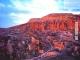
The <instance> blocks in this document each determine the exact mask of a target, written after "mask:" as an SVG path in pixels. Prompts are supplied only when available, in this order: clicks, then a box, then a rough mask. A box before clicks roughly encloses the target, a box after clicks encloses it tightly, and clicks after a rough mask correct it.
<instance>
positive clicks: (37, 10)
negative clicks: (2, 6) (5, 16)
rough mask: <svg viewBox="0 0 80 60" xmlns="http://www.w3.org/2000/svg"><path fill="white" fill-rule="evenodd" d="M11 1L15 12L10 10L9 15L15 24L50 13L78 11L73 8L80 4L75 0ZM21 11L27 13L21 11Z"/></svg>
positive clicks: (75, 12)
mask: <svg viewBox="0 0 80 60" xmlns="http://www.w3.org/2000/svg"><path fill="white" fill-rule="evenodd" d="M78 1H79V0H78ZM11 3H12V5H10V6H12V7H13V8H14V9H15V10H17V12H12V13H10V14H9V16H11V18H12V20H13V22H15V23H17V24H21V23H25V22H28V21H29V19H30V18H40V17H42V16H45V15H46V14H50V13H74V14H79V13H80V12H79V11H78V12H77V11H75V10H74V9H77V8H78V7H79V5H80V4H79V2H75V0H67V1H66V0H30V1H29V0H25V1H24V0H11ZM73 8H74V9H73ZM21 11H22V12H27V13H22V12H21ZM28 12H29V13H28Z"/></svg>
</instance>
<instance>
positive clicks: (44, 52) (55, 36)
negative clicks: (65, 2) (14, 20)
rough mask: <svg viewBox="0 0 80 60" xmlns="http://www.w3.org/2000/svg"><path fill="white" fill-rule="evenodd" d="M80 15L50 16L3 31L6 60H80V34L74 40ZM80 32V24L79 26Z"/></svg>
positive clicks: (0, 47) (0, 45)
mask: <svg viewBox="0 0 80 60" xmlns="http://www.w3.org/2000/svg"><path fill="white" fill-rule="evenodd" d="M75 21H78V23H80V15H73V14H69V13H56V14H49V15H46V16H44V17H42V18H32V19H31V20H30V21H29V22H28V23H26V24H22V25H18V26H14V27H10V28H6V29H0V59H2V60H6V59H7V60H76V59H77V60H78V59H79V60H80V34H79V39H78V41H75V40H74V29H75ZM78 27H79V31H80V24H79V26H78Z"/></svg>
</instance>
